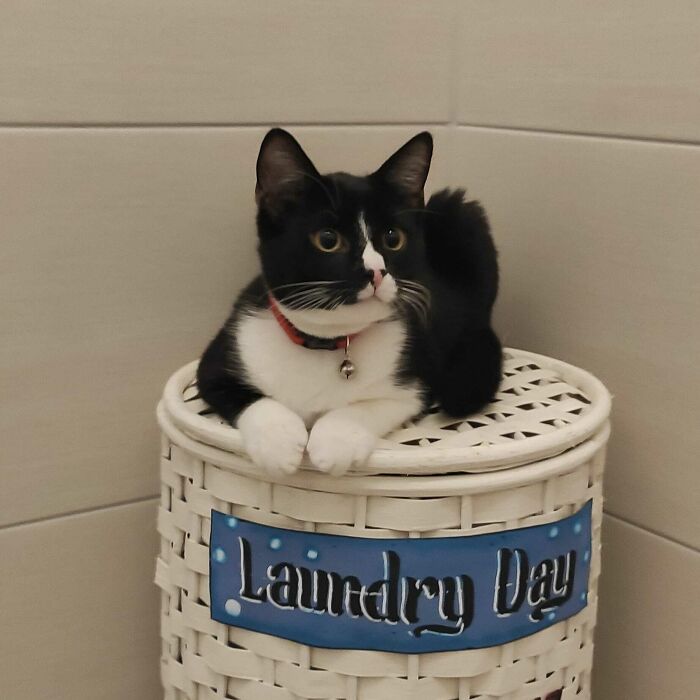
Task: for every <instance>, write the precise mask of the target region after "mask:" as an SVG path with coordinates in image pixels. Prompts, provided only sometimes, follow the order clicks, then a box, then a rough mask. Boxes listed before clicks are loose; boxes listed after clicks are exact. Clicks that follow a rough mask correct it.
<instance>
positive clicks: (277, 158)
mask: <svg viewBox="0 0 700 700" xmlns="http://www.w3.org/2000/svg"><path fill="white" fill-rule="evenodd" d="M256 172H257V177H258V180H257V183H256V185H255V200H256V201H257V202H258V204H262V203H265V204H268V205H271V206H273V207H274V205H275V203H277V202H279V201H281V200H284V199H286V198H288V197H289V196H293V195H294V194H295V193H297V192H298V191H299V190H301V189H302V188H303V187H304V186H305V185H307V184H309V183H310V182H314V180H316V181H317V180H318V179H319V178H320V176H319V174H318V171H317V170H316V168H315V167H314V164H313V163H312V162H311V161H310V160H309V157H308V156H307V155H306V153H304V151H303V149H302V147H301V146H300V145H299V144H298V142H297V140H296V139H295V138H294V137H293V136H292V135H291V134H290V133H289V132H287V131H285V130H284V129H271V130H270V131H268V132H267V134H266V135H265V138H264V139H263V142H262V144H261V145H260V153H259V154H258V162H257V166H256Z"/></svg>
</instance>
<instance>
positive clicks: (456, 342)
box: [197, 129, 501, 474]
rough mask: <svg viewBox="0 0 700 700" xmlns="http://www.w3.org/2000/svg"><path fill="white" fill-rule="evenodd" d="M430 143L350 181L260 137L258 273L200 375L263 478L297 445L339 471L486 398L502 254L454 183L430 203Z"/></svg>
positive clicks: (420, 141)
mask: <svg viewBox="0 0 700 700" xmlns="http://www.w3.org/2000/svg"><path fill="white" fill-rule="evenodd" d="M432 148H433V145H432V137H431V136H430V134H429V133H427V132H423V133H420V134H418V135H417V136H415V137H414V138H412V139H411V140H410V141H408V143H406V144H405V145H404V146H402V147H401V148H400V149H399V150H398V151H397V152H396V153H394V155H392V156H391V157H390V158H389V159H388V160H387V161H386V162H385V163H384V164H383V165H382V166H381V167H380V168H379V169H378V170H377V171H376V172H374V173H372V174H371V175H368V176H366V177H355V176H352V175H348V174H347V173H333V174H329V175H321V174H319V172H318V171H317V170H316V168H315V167H314V165H313V163H312V162H311V161H310V160H309V158H308V157H307V155H306V154H305V153H304V151H303V150H302V148H301V146H300V145H299V144H298V143H297V141H296V140H295V139H294V138H293V137H292V136H291V135H290V134H289V133H287V132H286V131H284V130H282V129H272V130H271V131H270V132H268V134H267V135H266V136H265V138H264V140H263V142H262V145H261V147H260V154H259V156H258V162H257V186H256V190H255V194H256V200H257V205H258V216H257V228H258V238H259V247H258V249H259V255H260V262H261V268H262V274H261V275H260V276H258V277H257V278H256V279H254V280H253V281H252V282H251V283H250V284H249V285H248V286H247V287H246V288H245V289H244V290H243V292H242V293H241V294H240V296H239V297H238V299H237V301H236V303H235V305H234V307H233V311H232V313H231V315H230V316H229V318H228V320H227V321H226V323H225V324H224V326H223V328H222V329H221V330H220V331H219V333H218V335H217V336H216V337H215V338H214V340H213V341H212V342H211V343H210V345H209V347H208V348H207V349H206V352H205V353H204V355H203V357H202V359H201V362H200V364H199V369H198V373H197V380H198V385H199V391H200V394H201V397H202V398H203V399H204V400H205V401H206V402H207V403H208V404H209V405H210V406H211V407H212V408H213V409H214V410H215V411H216V412H217V413H218V414H219V415H221V416H222V417H223V418H224V419H226V420H227V421H229V422H230V423H231V424H232V425H235V426H236V427H238V429H239V430H240V431H241V437H242V440H243V443H244V445H245V448H246V449H247V451H248V454H249V455H250V457H251V459H252V460H253V461H254V462H255V463H256V464H258V465H260V466H261V467H263V468H265V469H267V470H269V471H270V472H272V473H275V472H277V473H292V472H294V471H295V470H296V469H298V468H299V465H300V463H301V461H302V458H303V456H304V452H305V451H306V452H307V453H308V457H309V459H310V461H311V463H312V464H313V465H314V466H315V467H316V468H317V469H319V470H321V471H324V472H328V473H331V474H342V473H344V472H345V471H346V470H348V469H349V468H351V467H353V466H356V465H360V464H362V463H363V462H364V461H366V460H367V458H368V457H369V455H370V453H371V452H372V450H373V448H374V447H375V444H376V442H377V440H378V438H380V437H381V436H382V435H384V434H386V433H387V432H389V431H391V430H392V429H394V428H397V427H398V426H400V425H401V424H402V423H404V422H405V421H407V420H408V419H410V418H412V417H414V416H416V415H418V414H420V413H421V412H422V411H424V410H425V409H426V408H427V407H429V406H430V405H431V404H432V403H433V402H437V403H438V404H439V405H440V407H441V408H442V410H443V411H445V412H446V413H448V414H450V415H454V416H464V415H467V414H469V413H472V412H474V411H476V410H478V409H480V408H481V407H482V406H484V404H486V403H488V402H489V401H490V400H491V399H492V398H493V395H494V393H495V391H496V389H497V387H498V384H499V381H500V377H501V346H500V343H499V341H498V338H497V337H496V335H495V334H494V332H493V331H492V329H491V322H490V318H491V308H492V306H493V303H494V300H495V297H496V292H497V287H498V270H497V264H496V251H495V249H494V245H493V242H492V239H491V236H490V233H489V226H488V223H487V220H486V217H485V215H484V212H483V210H482V208H481V207H480V206H479V205H478V204H477V203H475V202H465V201H464V191H463V190H456V191H450V190H443V191H441V192H438V193H437V194H435V195H433V196H432V197H431V198H430V200H429V201H428V203H427V205H426V204H425V202H424V194H423V188H424V185H425V180H426V178H427V176H428V169H429V167H430V160H431V157H432Z"/></svg>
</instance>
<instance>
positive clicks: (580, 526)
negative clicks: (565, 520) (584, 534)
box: [574, 523, 583, 535]
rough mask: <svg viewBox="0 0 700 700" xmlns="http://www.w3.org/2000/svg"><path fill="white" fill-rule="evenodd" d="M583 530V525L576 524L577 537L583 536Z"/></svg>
mask: <svg viewBox="0 0 700 700" xmlns="http://www.w3.org/2000/svg"><path fill="white" fill-rule="evenodd" d="M581 530H583V525H581V523H574V532H575V533H576V534H577V535H580V534H581Z"/></svg>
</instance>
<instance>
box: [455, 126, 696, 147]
mask: <svg viewBox="0 0 700 700" xmlns="http://www.w3.org/2000/svg"><path fill="white" fill-rule="evenodd" d="M457 127H458V128H465V129H483V130H485V131H506V132H511V133H514V134H536V135H540V136H566V137H573V138H581V139H605V140H609V141H630V142H632V143H658V144H663V145H672V146H690V147H695V146H700V141H698V140H693V139H687V140H680V139H672V138H664V137H662V136H658V137H657V136H634V135H632V134H630V135H625V134H606V133H602V132H601V133H597V132H595V131H560V130H557V129H538V128H536V127H527V126H501V125H497V124H457Z"/></svg>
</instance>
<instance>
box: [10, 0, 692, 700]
mask: <svg viewBox="0 0 700 700" xmlns="http://www.w3.org/2000/svg"><path fill="white" fill-rule="evenodd" d="M699 33H700V6H698V4H697V3H696V2H695V0H670V1H669V2H667V3H663V4H661V3H655V2H651V0H648V1H647V0H644V1H643V2H636V3H613V2H602V1H598V0H595V1H589V2H575V1H574V0H530V2H529V3H526V4H524V3H520V2H516V1H515V0H494V1H492V2H477V1H471V0H470V1H465V2H458V1H454V2H453V1H452V0H442V1H441V0H437V1H435V0H434V1H433V2H430V3H418V2H398V0H397V1H396V2H394V1H390V0H385V1H381V2H368V1H365V0H362V1H357V0H356V1H354V2H349V1H348V2H321V1H320V0H319V1H313V0H305V1H302V2H300V1H296V2H285V1H283V0H266V2H254V1H253V0H239V1H236V0H202V1H200V2H194V1H193V0H167V1H166V0H122V1H121V2H98V3H94V2H82V1H81V0H65V1H64V2H61V3H46V2H43V1H41V0H6V1H5V2H3V3H0V226H1V231H2V233H1V234H0V236H1V240H2V255H0V319H1V320H2V324H1V325H0V334H2V342H1V343H0V375H1V376H2V381H1V382H0V384H1V385H2V389H3V392H2V393H3V399H2V404H1V405H2V420H1V421H0V430H1V431H2V435H0V453H1V455H2V464H1V467H0V469H1V471H0V475H1V477H2V479H1V481H0V484H1V486H2V488H0V697H1V698H3V700H39V698H42V699H43V698H48V699H56V700H84V699H88V698H89V699H92V698H100V699H101V700H122V699H123V698H129V699H130V700H155V699H156V698H158V695H159V690H158V678H157V674H158V653H159V649H158V643H157V636H158V630H157V625H158V621H157V596H156V592H155V589H154V587H153V586H152V584H151V580H152V573H153V556H154V552H155V536H154V525H155V522H154V514H155V500H154V497H155V495H156V494H157V492H158V483H157V463H156V453H157V444H158V438H157V430H156V426H155V421H154V418H153V408H154V405H155V402H156V400H157V397H158V395H159V391H160V388H161V386H162V384H163V382H164V380H165V379H166V377H167V376H168V375H169V373H170V372H171V371H172V370H174V369H175V368H176V367H178V366H179V365H181V364H183V363H184V362H185V361H187V360H189V359H191V358H193V357H195V356H196V355H197V353H198V352H200V350H201V349H202V347H203V345H204V343H205V342H206V340H207V339H208V336H209V335H210V334H211V333H213V332H214V330H215V328H216V326H217V324H218V323H219V322H220V321H221V320H222V318H223V316H224V314H225V312H226V309H227V307H228V305H229V303H230V300H231V298H232V297H233V295H234V293H235V291H236V290H237V289H238V288H239V287H240V285H241V284H242V283H244V282H245V281H246V280H247V278H248V277H250V276H251V275H252V274H253V272H254V270H255V257H254V241H253V227H252V217H253V198H252V192H253V186H254V181H253V164H254V159H255V156H256V152H257V147H258V144H259V141H260V138H261V136H262V134H263V133H264V131H265V128H266V126H267V125H269V124H284V125H287V126H288V127H289V128H290V129H291V130H292V131H294V133H295V134H296V135H297V136H298V137H299V139H300V140H301V141H302V143H303V144H304V145H305V146H306V147H307V149H308V151H309V152H310V154H311V155H312V156H313V157H314V158H315V159H316V160H317V162H318V164H319V165H320V166H321V167H324V168H334V169H335V168H346V169H353V170H360V171H361V170H368V169H370V168H372V167H374V166H375V165H377V164H378V163H379V162H380V161H381V160H382V158H383V157H384V156H385V155H387V154H388V153H389V152H390V151H391V150H392V149H393V148H395V147H397V146H398V145H399V144H400V143H402V142H403V140H405V139H406V138H407V137H408V136H410V135H412V134H413V133H414V132H416V131H417V130H418V129H419V128H423V127H427V128H430V129H431V131H432V132H433V133H434V134H435V136H436V157H435V162H434V169H433V173H432V176H431V182H430V185H431V187H436V186H439V185H444V184H447V183H452V184H459V185H466V186H468V187H469V188H470V191H471V193H472V194H473V195H474V196H476V197H478V198H480V199H481V200H482V201H483V202H484V204H485V205H486V208H487V210H488V211H489V213H490V216H491V219H492V223H493V228H494V234H495V236H496V239H497V241H498V244H499V247H500V251H501V262H502V269H503V290H502V294H501V299H500V302H499V305H498V310H497V323H498V327H499V330H500V332H501V334H502V336H503V338H504V340H505V341H506V342H507V343H508V344H510V345H513V346H520V347H525V348H529V349H532V350H535V351H538V352H543V353H547V354H553V355H556V356H558V357H561V358H562V359H565V360H568V361H570V362H573V363H575V364H579V365H582V366H584V367H586V368H588V369H590V370H592V371H593V372H595V373H596V374H598V375H599V376H600V377H601V378H602V379H603V380H604V381H605V382H606V383H607V384H608V386H609V387H610V389H611V390H612V392H613V393H614V395H615V403H614V437H613V441H612V444H611V449H610V457H609V471H608V479H607V512H608V515H607V525H606V547H605V563H604V566H605V573H604V582H603V605H602V610H601V618H600V631H599V635H598V658H597V674H596V689H595V694H594V700H652V699H653V700H656V699H657V698H664V699H669V700H676V699H679V700H680V699H684V698H691V697H696V696H697V693H698V690H697V682H696V681H697V673H698V671H697V669H698V667H699V665H700V659H699V658H698V647H699V646H700V645H698V643H697V629H698V626H699V624H700V619H699V618H700V609H699V608H698V603H697V592H698V590H699V588H700V555H699V554H698V551H697V550H698V547H699V546H700V517H699V516H698V505H697V503H698V500H699V499H700V476H699V475H700V469H699V468H698V456H697V455H698V453H700V430H698V419H699V418H700V410H699V409H700V400H699V398H698V397H699V396H700V391H698V389H699V388H700V387H699V383H700V382H699V380H700V373H699V372H698V369H697V354H698V347H699V346H700V324H698V321H697V318H698V315H700V275H698V272H697V266H698V259H699V258H700V223H699V222H700V77H699V76H700V41H699V40H698V34H699ZM427 700H429V699H427Z"/></svg>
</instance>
